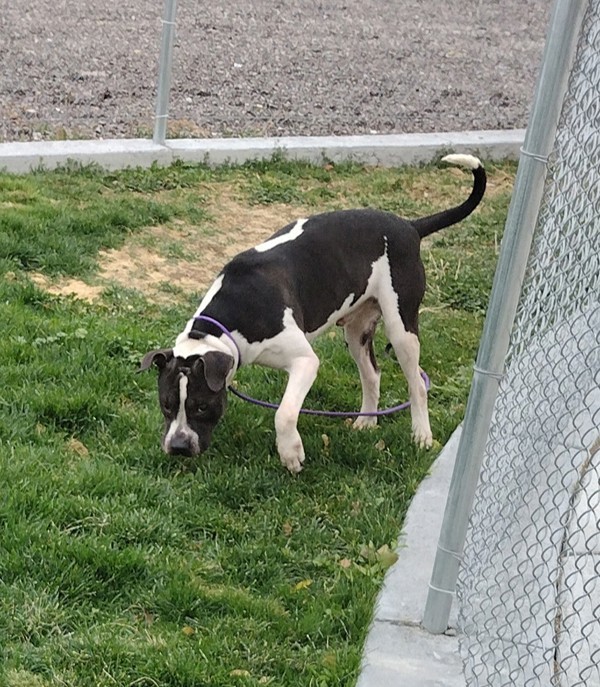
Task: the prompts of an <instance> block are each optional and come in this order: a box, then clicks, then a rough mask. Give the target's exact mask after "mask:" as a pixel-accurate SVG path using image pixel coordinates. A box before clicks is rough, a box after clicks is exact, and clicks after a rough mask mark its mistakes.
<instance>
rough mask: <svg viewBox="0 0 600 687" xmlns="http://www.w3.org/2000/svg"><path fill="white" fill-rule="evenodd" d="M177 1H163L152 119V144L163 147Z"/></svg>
mask: <svg viewBox="0 0 600 687" xmlns="http://www.w3.org/2000/svg"><path fill="white" fill-rule="evenodd" d="M176 13H177V0H165V6H164V11H163V19H162V38H161V45H160V63H159V70H158V93H157V96H156V115H155V119H154V136H153V137H152V140H153V141H154V143H158V144H159V145H164V142H165V139H166V136H167V119H168V116H169V114H168V112H169V89H170V88H171V64H172V61H173V40H174V36H175V15H176Z"/></svg>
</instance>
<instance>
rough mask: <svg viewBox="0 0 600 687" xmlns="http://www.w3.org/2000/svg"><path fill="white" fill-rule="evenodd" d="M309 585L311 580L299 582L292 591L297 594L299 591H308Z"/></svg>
mask: <svg viewBox="0 0 600 687" xmlns="http://www.w3.org/2000/svg"><path fill="white" fill-rule="evenodd" d="M311 584H312V580H300V582H298V583H297V584H295V585H294V591H295V592H299V591H300V590H301V589H308V588H309V587H310V585H311Z"/></svg>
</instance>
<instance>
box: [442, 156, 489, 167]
mask: <svg viewBox="0 0 600 687" xmlns="http://www.w3.org/2000/svg"><path fill="white" fill-rule="evenodd" d="M442 162H448V163H449V164H451V165H458V166H459V167H467V169H478V168H479V167H483V165H482V164H481V160H480V159H479V158H478V157H475V155H446V157H443V158H442Z"/></svg>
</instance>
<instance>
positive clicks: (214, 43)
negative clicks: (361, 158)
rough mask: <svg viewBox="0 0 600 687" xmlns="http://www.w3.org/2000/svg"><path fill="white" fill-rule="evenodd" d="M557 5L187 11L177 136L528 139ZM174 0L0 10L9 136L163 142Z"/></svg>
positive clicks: (317, 0) (176, 77)
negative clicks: (160, 97)
mask: <svg viewBox="0 0 600 687" xmlns="http://www.w3.org/2000/svg"><path fill="white" fill-rule="evenodd" d="M551 5H552V3H551V0H477V1H475V0H466V1H465V0H447V1H445V2H443V1H442V0H439V1H437V2H436V0H400V1H399V0H330V1H329V2H325V0H287V2H284V1H283V0H271V2H268V1H267V0H252V2H250V1H249V0H237V2H233V3H232V2H223V1H220V0H213V2H192V1H191V0H180V1H179V4H178V15H177V40H176V48H175V54H174V71H173V84H172V98H171V119H170V126H169V135H170V136H221V135H236V136H237V135H301V134H313V135H324V134H362V133H372V132H377V133H391V132H396V133H400V132H431V131H459V130H466V129H509V128H515V127H524V126H525V124H526V120H527V114H528V110H529V104H530V100H531V96H532V91H533V86H534V83H535V77H536V74H537V71H538V67H539V63H540V58H541V54H542V50H543V45H544V38H545V33H546V28H547V24H548V18H549V13H550V8H551ZM162 9H163V3H162V0H153V1H152V2H149V1H148V0H129V1H128V2H123V0H104V2H90V1H89V0H52V1H50V0H36V1H33V0H20V1H19V2H14V0H0V64H1V65H2V68H1V70H0V140H4V141H7V140H8V141H10V140H32V139H52V138H112V137H133V136H147V135H150V133H151V131H152V126H153V115H154V98H155V91H156V84H155V82H156V75H157V72H158V67H157V65H158V52H159V45H160V30H161V22H160V17H161V15H162Z"/></svg>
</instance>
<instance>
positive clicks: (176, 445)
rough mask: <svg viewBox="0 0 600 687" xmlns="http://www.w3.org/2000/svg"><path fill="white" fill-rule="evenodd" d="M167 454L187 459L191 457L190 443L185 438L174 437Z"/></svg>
mask: <svg viewBox="0 0 600 687" xmlns="http://www.w3.org/2000/svg"><path fill="white" fill-rule="evenodd" d="M169 453H172V454H173V455H175V456H187V457H188V458H189V457H190V456H191V455H192V447H191V445H190V442H189V440H188V439H186V437H178V436H174V437H173V439H172V440H171V443H170V444H169Z"/></svg>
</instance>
